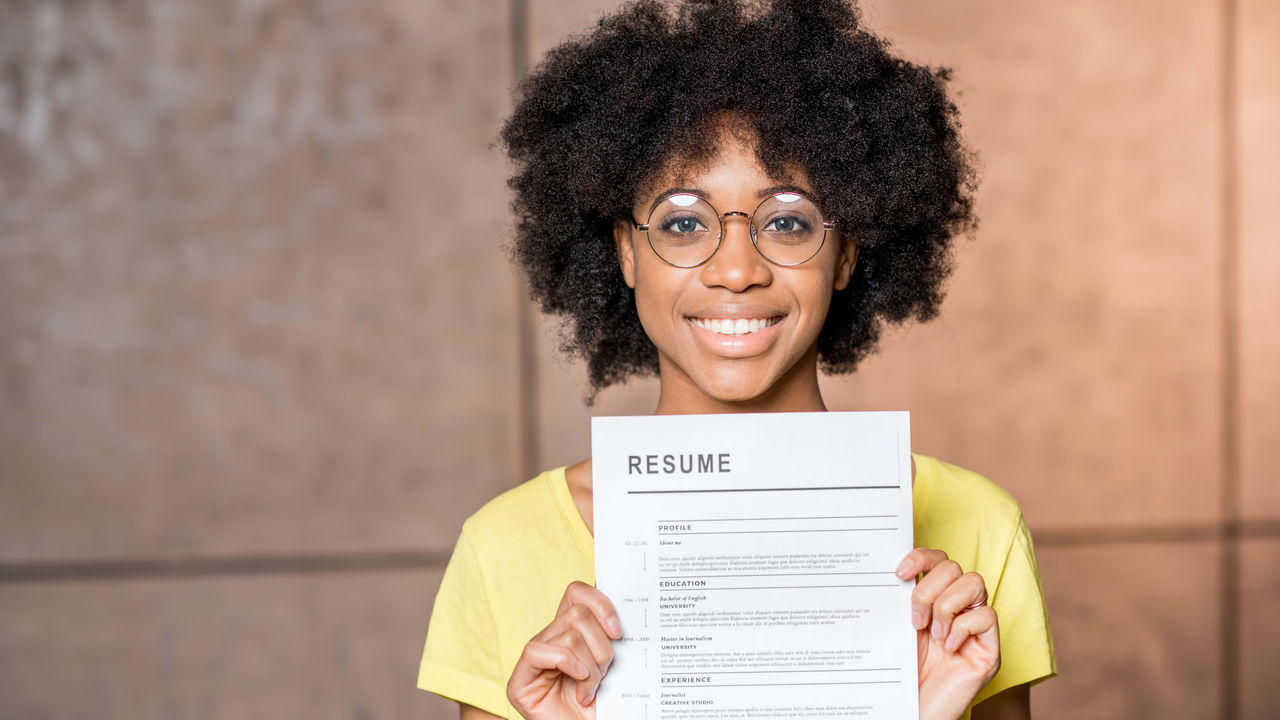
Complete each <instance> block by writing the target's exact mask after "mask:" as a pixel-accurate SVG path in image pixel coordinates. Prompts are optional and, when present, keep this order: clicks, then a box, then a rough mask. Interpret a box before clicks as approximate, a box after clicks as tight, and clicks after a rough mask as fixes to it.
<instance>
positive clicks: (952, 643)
mask: <svg viewBox="0 0 1280 720" xmlns="http://www.w3.org/2000/svg"><path fill="white" fill-rule="evenodd" d="M969 638H973V639H974V641H975V642H976V643H977V645H978V648H979V649H980V650H981V652H980V653H973V654H972V655H971V656H970V658H969V659H970V660H971V661H977V662H980V663H982V664H984V665H985V667H984V668H982V669H983V670H984V671H985V673H986V677H987V680H990V679H991V677H993V676H994V675H995V674H996V671H997V670H999V669H1000V627H999V621H998V620H997V618H996V611H995V610H994V609H992V608H991V607H990V606H985V605H984V606H983V607H980V608H977V609H975V610H969V611H966V612H964V613H962V614H961V615H960V616H959V617H957V618H956V619H955V622H953V623H952V624H951V632H950V634H948V635H947V642H946V644H945V645H944V646H943V647H945V648H946V650H947V652H956V651H957V650H959V649H960V648H961V646H963V645H964V643H965V641H966V640H968V639H969Z"/></svg>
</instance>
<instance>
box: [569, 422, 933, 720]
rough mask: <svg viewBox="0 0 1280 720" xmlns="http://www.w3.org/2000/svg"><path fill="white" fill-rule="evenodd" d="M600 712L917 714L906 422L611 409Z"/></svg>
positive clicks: (599, 575)
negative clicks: (640, 413) (606, 664)
mask: <svg viewBox="0 0 1280 720" xmlns="http://www.w3.org/2000/svg"><path fill="white" fill-rule="evenodd" d="M591 457H592V468H591V470H592V476H593V479H592V485H593V492H594V512H595V554H596V583H597V586H598V587H599V588H600V590H601V591H603V592H604V594H605V595H607V596H608V597H609V598H610V599H611V600H612V601H613V603H614V606H615V607H616V608H617V610H618V615H619V619H620V620H621V621H622V631H623V639H622V640H620V641H618V642H615V643H614V653H615V658H614V662H613V665H612V667H611V668H610V669H609V673H608V675H607V676H606V678H605V680H604V682H603V683H602V684H601V686H600V693H599V695H598V700H597V703H598V705H597V712H598V717H599V718H600V720H720V719H725V720H729V719H747V718H815V719H817V718H831V719H835V718H860V717H867V718H916V717H917V716H918V715H917V713H918V711H917V707H916V705H917V680H916V672H917V670H916V633H915V630H914V629H913V628H912V627H911V606H910V602H911V591H912V588H913V583H912V582H910V581H906V582H904V581H901V580H899V579H898V578H897V576H895V575H894V570H895V569H896V568H897V566H898V563H899V562H901V560H902V558H903V557H904V556H905V555H906V554H907V553H908V552H909V551H910V550H911V547H912V520H911V518H912V515H911V455H910V426H909V422H908V415H907V413H905V412H888V413H836V412H831V413H766V414H751V415H667V416H651V417H600V418H594V419H593V420H592V423H591Z"/></svg>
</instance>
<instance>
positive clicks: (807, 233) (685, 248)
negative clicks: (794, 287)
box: [631, 191, 836, 268]
mask: <svg viewBox="0 0 1280 720" xmlns="http://www.w3.org/2000/svg"><path fill="white" fill-rule="evenodd" d="M733 215H736V216H738V217H743V218H746V219H747V223H748V226H749V228H750V231H751V244H752V245H754V246H755V248H756V251H757V252H759V253H760V254H761V255H762V256H763V257H764V258H765V259H766V260H768V261H769V262H771V263H773V264H775V265H783V266H792V265H799V264H801V263H803V262H805V261H807V260H809V259H810V258H812V257H813V256H814V255H817V254H818V251H819V250H821V249H822V245H823V243H824V242H826V239H827V231H828V230H830V229H832V228H834V227H835V226H836V224H835V222H834V221H828V220H827V219H825V218H824V217H823V216H822V211H821V210H819V209H818V206H817V205H816V204H815V203H814V202H813V200H811V199H809V197H808V196H806V195H804V194H802V193H799V192H793V191H787V192H780V193H775V194H774V195H770V196H769V197H767V198H765V199H764V200H763V201H762V202H761V203H760V204H759V205H757V206H756V209H755V211H754V212H752V213H751V214H750V215H747V214H746V213H744V212H740V211H736V210H732V211H729V212H727V213H724V214H721V213H720V212H719V211H717V210H716V209H715V208H714V207H712V206H711V203H709V202H707V201H706V200H703V199H702V198H700V197H698V196H697V195H692V194H689V193H681V192H676V193H672V194H671V195H667V196H666V197H663V198H660V199H659V202H658V204H657V205H656V206H654V208H653V210H652V211H651V212H650V213H649V220H648V222H646V223H644V224H641V223H638V222H636V220H635V219H634V218H632V220H631V224H632V225H633V226H634V227H635V229H636V230H643V231H645V234H647V235H648V236H649V247H651V248H653V252H654V253H656V254H657V256H658V257H659V258H661V259H662V260H663V261H664V262H666V263H667V264H668V265H674V266H676V267H680V268H691V267H697V266H699V265H701V264H703V263H705V262H706V261H708V260H710V259H711V256H712V255H715V254H716V250H719V249H720V243H721V242H722V241H723V240H724V220H725V219H726V218H728V217H730V216H733Z"/></svg>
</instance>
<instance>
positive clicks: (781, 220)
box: [764, 215, 805, 233]
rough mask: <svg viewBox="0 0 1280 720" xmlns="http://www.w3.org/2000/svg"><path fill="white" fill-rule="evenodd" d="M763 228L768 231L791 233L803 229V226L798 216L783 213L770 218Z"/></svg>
mask: <svg viewBox="0 0 1280 720" xmlns="http://www.w3.org/2000/svg"><path fill="white" fill-rule="evenodd" d="M764 229H765V230H766V231H770V232H780V233H793V232H796V231H798V230H803V229H805V226H804V223H803V222H802V221H801V220H800V219H799V218H794V217H788V216H786V215H783V216H781V217H776V218H774V219H772V220H770V221H769V224H767V225H765V226H764Z"/></svg>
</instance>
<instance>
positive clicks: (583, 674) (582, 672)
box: [576, 662, 591, 680]
mask: <svg viewBox="0 0 1280 720" xmlns="http://www.w3.org/2000/svg"><path fill="white" fill-rule="evenodd" d="M576 669H577V671H578V678H579V679H582V680H586V679H587V677H588V676H590V675H591V671H590V670H588V669H587V666H586V665H583V664H582V663H581V662H579V663H578V667H577V668H576Z"/></svg>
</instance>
